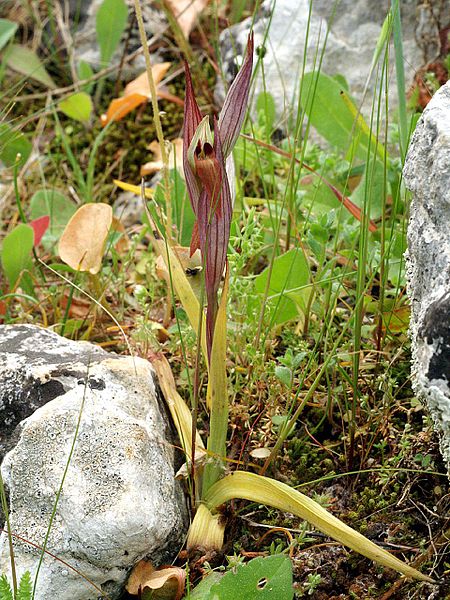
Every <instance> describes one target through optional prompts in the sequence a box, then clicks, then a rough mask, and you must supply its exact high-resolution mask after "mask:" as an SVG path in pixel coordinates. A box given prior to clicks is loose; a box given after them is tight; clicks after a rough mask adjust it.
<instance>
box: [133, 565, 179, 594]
mask: <svg viewBox="0 0 450 600" xmlns="http://www.w3.org/2000/svg"><path fill="white" fill-rule="evenodd" d="M185 582H186V571H185V570H184V569H180V567H163V568H161V569H158V570H157V571H155V569H154V567H153V565H152V563H151V562H148V561H146V560H141V561H140V562H138V564H137V565H136V566H135V567H134V569H133V571H132V572H131V575H130V577H129V579H128V583H127V585H126V590H127V592H128V593H129V594H131V595H133V596H137V595H138V594H139V593H140V592H144V591H145V590H152V592H153V594H152V598H155V599H159V600H181V598H182V597H183V592H184V586H185Z"/></svg>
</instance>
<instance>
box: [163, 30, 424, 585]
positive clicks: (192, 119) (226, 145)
mask: <svg viewBox="0 0 450 600" xmlns="http://www.w3.org/2000/svg"><path fill="white" fill-rule="evenodd" d="M252 67H253V35H252V34H250V36H249V38H248V43H247V51H246V55H245V58H244V62H243V65H242V67H241V69H240V71H239V73H238V75H237V76H236V79H235V80H234V82H233V84H232V85H231V87H230V89H229V91H228V94H227V96H226V98H225V102H224V105H223V108H222V111H221V114H220V117H219V120H218V121H217V120H216V119H214V121H213V127H212V130H211V128H210V124H209V117H208V116H205V117H203V116H202V114H201V112H200V109H199V106H198V104H197V101H196V99H195V94H194V89H193V84H192V78H191V74H190V70H189V66H188V65H187V64H186V99H185V109H184V139H183V142H184V149H183V165H184V172H185V178H186V186H187V190H188V194H189V198H190V202H191V204H192V208H193V211H194V213H195V216H196V223H195V226H194V228H193V233H192V239H191V246H190V252H191V254H192V253H193V252H195V251H196V250H197V249H200V252H201V256H202V261H203V265H204V269H203V274H204V275H203V278H204V279H203V285H204V291H205V296H206V316H205V314H204V310H203V299H202V298H201V299H200V300H199V298H198V297H197V295H196V293H195V292H194V290H193V288H192V287H191V284H190V281H189V279H188V277H187V276H186V273H185V271H184V269H183V267H182V265H181V262H180V261H179V259H178V256H177V251H176V248H175V247H174V246H172V244H171V240H167V239H166V240H163V238H162V236H159V235H158V236H155V239H154V240H153V243H154V247H155V248H156V250H157V251H158V252H159V253H160V254H161V255H162V256H163V258H164V259H165V261H166V263H167V267H168V271H169V273H170V276H171V283H172V286H173V290H174V291H175V292H176V294H177V295H178V297H179V299H180V301H181V303H182V304H183V307H184V309H185V311H186V314H187V316H188V318H189V320H190V322H191V325H192V327H193V329H194V330H195V331H196V332H197V334H198V344H199V347H200V348H202V350H203V354H204V355H205V362H206V364H207V367H208V390H207V406H208V408H209V417H210V427H209V437H208V443H207V449H206V450H205V447H204V445H203V441H202V439H201V437H200V435H199V433H198V432H197V431H196V428H195V423H194V426H193V423H192V420H191V419H190V418H189V409H188V407H187V406H186V404H185V403H184V401H183V400H182V399H181V397H180V396H179V395H178V394H177V392H176V390H175V388H174V385H171V386H168V385H167V365H166V366H165V367H163V365H162V363H159V364H158V360H156V361H155V363H154V364H155V367H156V368H157V370H158V371H159V372H160V373H162V371H164V370H166V371H165V375H166V377H165V380H166V384H165V387H166V389H164V385H163V389H164V392H165V396H166V399H167V401H168V405H169V409H170V410H171V412H172V415H173V417H174V421H175V424H176V426H177V429H178V431H179V434H180V439H181V442H182V444H183V447H184V450H185V452H186V455H187V457H190V458H192V461H191V462H192V464H194V455H195V453H197V457H198V456H201V457H203V458H205V457H206V462H205V464H204V468H203V470H202V469H201V468H200V467H199V468H197V469H196V470H195V471H193V473H194V476H195V480H196V482H195V483H196V490H200V491H199V492H198V493H197V494H196V496H195V498H194V500H195V502H196V506H195V507H194V508H195V516H194V519H193V521H192V523H191V527H190V530H189V536H188V548H189V547H191V548H192V547H196V546H201V547H203V548H207V549H218V550H220V548H221V547H222V545H223V540H224V525H223V523H222V520H221V519H220V518H219V514H218V508H219V507H220V505H221V504H223V503H225V502H227V501H228V500H231V499H233V498H244V499H248V500H251V501H254V502H258V503H262V504H268V505H271V506H273V507H275V508H278V509H280V510H283V511H286V512H290V513H293V514H296V515H298V516H299V517H301V518H303V519H305V520H306V521H308V522H309V523H311V524H312V525H314V526H315V527H316V528H317V529H319V530H320V531H322V532H324V533H325V534H327V535H329V536H330V537H332V538H334V539H335V540H337V541H339V542H341V543H342V544H344V545H346V546H348V547H350V548H352V549H353V550H355V551H357V552H359V553H360V554H363V555H364V556H366V557H368V558H370V559H372V560H375V561H376V562H378V563H380V564H382V565H384V566H387V567H390V568H393V569H395V570H397V571H399V572H401V573H403V574H405V575H406V576H408V577H413V578H417V579H421V580H424V581H431V579H430V578H429V577H427V576H426V575H424V574H422V573H420V572H419V571H417V570H415V569H414V568H412V567H410V566H408V565H407V564H405V563H404V562H402V561H401V560H399V559H398V558H396V557H394V556H393V555H392V554H390V553H389V552H387V551H385V550H383V549H382V548H380V547H378V546H377V545H376V544H374V543H373V542H371V541H370V540H368V539H367V538H365V537H364V536H363V535H361V534H360V533H358V532H356V531H355V530H353V529H352V528H350V527H349V526H347V525H345V524H344V523H343V522H342V521H340V520H339V519H338V518H336V517H334V516H333V515H332V514H331V513H329V512H328V511H326V510H325V509H324V508H323V507H321V506H320V505H319V504H317V503H316V502H314V501H313V500H311V498H309V497H308V496H305V495H304V494H301V493H300V492H298V491H297V490H295V489H293V488H291V487H289V486H287V485H286V484H284V483H280V482H278V481H276V480H274V479H271V478H268V477H264V476H262V475H257V474H255V473H250V472H245V471H239V470H236V471H233V472H231V473H228V474H226V473H225V463H226V436H227V428H228V396H227V385H226V378H227V373H226V301H227V292H228V272H227V271H228V269H227V248H228V242H229V236H230V226H231V220H232V194H231V191H230V182H229V178H228V177H229V176H228V174H227V171H229V169H227V166H229V165H230V162H231V161H232V150H233V147H234V145H235V143H236V140H237V138H238V136H239V133H240V129H241V127H242V124H243V121H244V118H245V114H246V109H247V103H248V97H249V89H250V81H251V75H252ZM224 271H225V279H224V284H223V287H222V292H221V295H220V300H219V290H220V285H221V281H222V278H223V275H224ZM203 324H204V326H203ZM205 330H206V331H205Z"/></svg>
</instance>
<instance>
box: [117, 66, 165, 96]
mask: <svg viewBox="0 0 450 600" xmlns="http://www.w3.org/2000/svg"><path fill="white" fill-rule="evenodd" d="M171 64H172V63H170V62H164V63H158V64H156V65H153V66H152V74H153V81H154V82H155V86H156V88H157V87H158V85H159V84H160V83H161V81H162V80H163V78H164V75H165V74H166V73H167V71H168V70H169V69H170V66H171ZM156 93H158V90H156ZM133 94H140V95H141V96H145V97H146V98H148V99H150V98H151V97H152V95H151V92H150V86H149V84H148V77H147V71H144V72H143V73H141V74H140V75H138V77H136V79H133V81H130V83H129V84H128V85H127V86H126V87H125V90H124V92H123V95H124V96H131V95H133Z"/></svg>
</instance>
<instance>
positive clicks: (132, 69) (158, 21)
mask: <svg viewBox="0 0 450 600" xmlns="http://www.w3.org/2000/svg"><path fill="white" fill-rule="evenodd" d="M102 2H103V0H83V1H82V3H81V5H77V6H76V7H75V5H74V8H73V10H72V16H74V15H75V13H76V11H78V12H77V23H78V28H76V31H75V35H74V52H75V59H76V60H75V62H76V63H78V62H79V61H80V60H83V61H85V62H87V63H89V64H90V65H91V66H92V67H94V68H95V70H97V71H98V70H100V69H101V68H104V67H105V65H102V64H101V61H100V49H99V45H98V41H97V34H96V17H97V12H98V9H99V7H100V6H101V4H102ZM126 3H127V5H128V16H129V24H130V25H129V27H131V28H127V29H126V31H125V32H124V34H123V36H122V41H121V43H120V44H119V47H118V49H117V50H116V52H115V54H114V56H113V58H112V62H111V64H117V65H118V64H119V63H120V62H121V59H122V57H123V55H124V53H126V54H131V53H133V52H135V51H136V50H138V49H139V48H140V47H141V41H140V37H139V30H138V25H137V21H136V18H135V15H134V1H133V0H126ZM141 8H142V17H143V20H144V26H145V31H146V34H147V39H148V40H151V39H152V38H153V37H155V38H157V37H158V36H162V34H163V33H164V32H165V30H166V29H167V26H168V24H167V20H166V18H165V16H164V13H163V12H162V11H161V9H159V8H157V7H156V6H155V5H154V3H153V2H141ZM153 59H154V61H155V62H159V60H158V58H157V55H156V54H155V56H154V57H153ZM106 66H109V65H106ZM144 70H145V60H144V57H143V55H142V54H139V55H138V56H136V57H135V58H134V59H133V60H132V61H131V62H127V63H124V64H123V65H122V68H121V74H122V76H123V77H124V78H125V79H130V78H131V77H134V76H136V75H138V74H139V73H141V72H142V71H144ZM116 76H117V74H115V73H113V74H112V77H116Z"/></svg>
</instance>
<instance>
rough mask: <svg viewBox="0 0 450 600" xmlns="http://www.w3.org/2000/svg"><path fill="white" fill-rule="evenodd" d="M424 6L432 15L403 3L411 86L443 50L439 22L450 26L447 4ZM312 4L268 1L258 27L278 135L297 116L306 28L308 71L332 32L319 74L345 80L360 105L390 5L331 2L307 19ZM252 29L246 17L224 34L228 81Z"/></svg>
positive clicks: (320, 0)
mask: <svg viewBox="0 0 450 600" xmlns="http://www.w3.org/2000/svg"><path fill="white" fill-rule="evenodd" d="M423 4H424V5H427V6H428V8H429V10H428V11H427V10H425V8H426V7H425V8H424V7H422V5H421V7H422V10H421V11H419V8H418V6H417V5H418V2H417V0H404V1H402V2H400V6H401V11H402V27H403V45H404V48H403V50H404V57H405V61H404V65H405V72H406V79H407V85H409V84H410V83H411V82H412V78H413V75H414V70H415V69H417V68H419V67H420V66H421V65H422V64H424V63H426V62H428V61H430V60H432V59H433V58H434V57H435V53H436V52H438V46H439V21H442V23H441V24H442V25H444V24H448V22H450V4H449V3H442V2H439V1H434V2H431V3H423ZM309 6H310V2H309V0H265V1H264V2H263V3H262V7H261V10H260V13H259V15H258V17H257V18H256V20H255V24H254V31H255V47H258V46H263V47H264V56H263V66H264V79H265V82H266V89H267V91H268V92H270V93H271V94H272V96H273V97H274V100H275V106H276V109H277V118H278V126H279V127H280V128H281V129H283V128H284V124H285V122H286V120H288V119H290V118H291V117H292V115H293V114H294V115H295V112H296V107H297V100H298V91H299V85H300V75H301V71H302V63H303V56H304V47H305V37H306V32H307V30H308V27H309V34H308V43H307V53H306V54H307V57H306V72H308V71H310V70H312V69H313V68H314V62H315V61H318V60H319V58H320V51H321V49H322V46H323V43H324V40H325V36H326V31H327V28H328V27H329V28H330V32H329V34H328V39H327V43H326V50H325V53H324V56H323V62H322V65H321V70H322V72H324V73H326V74H327V75H330V76H334V75H337V74H341V75H344V77H345V78H346V80H347V82H348V84H349V89H350V93H351V94H352V95H353V96H354V97H355V99H356V100H357V101H358V102H359V101H361V100H362V95H363V90H364V87H365V83H366V79H367V77H368V75H369V72H370V66H371V63H372V58H373V53H374V49H375V47H376V43H377V39H378V36H379V35H380V32H381V27H382V24H383V21H384V18H385V16H386V14H387V11H388V9H389V7H390V2H388V1H383V2H374V1H373V0H358V2H355V1H354V0H340V1H339V2H337V4H336V7H335V3H334V2H329V1H328V0H313V2H312V10H311V19H310V20H309ZM308 20H309V25H308ZM251 23H252V19H247V20H245V21H243V22H242V23H239V24H237V25H234V26H232V27H230V28H229V29H227V30H225V31H224V32H223V33H222V35H221V38H220V46H221V54H222V66H223V70H224V75H225V78H226V80H227V81H228V82H229V81H231V80H232V79H233V77H234V76H235V74H236V70H237V69H236V60H238V61H240V60H241V58H242V56H243V53H244V51H245V46H246V41H247V35H248V31H249V28H250V25H251ZM267 31H268V33H267V38H266V32H267ZM317 48H318V55H317V52H316V49H317ZM393 63H394V60H393V58H392V57H391V65H390V70H389V79H390V106H391V107H393V106H395V100H396V89H395V71H394V66H393ZM316 68H317V66H316ZM374 81H375V74H374V75H373V76H372V80H371V86H369V90H368V94H367V96H366V100H365V103H364V105H363V108H362V110H363V113H364V112H365V113H367V114H370V107H371V104H372V91H373V83H374ZM263 90H264V85H263V77H262V70H261V68H259V71H258V74H257V76H256V81H255V96H254V97H255V98H256V97H257V95H258V94H259V93H260V92H261V91H263ZM217 95H218V97H219V99H220V98H222V99H223V85H222V86H219V87H218V89H217Z"/></svg>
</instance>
